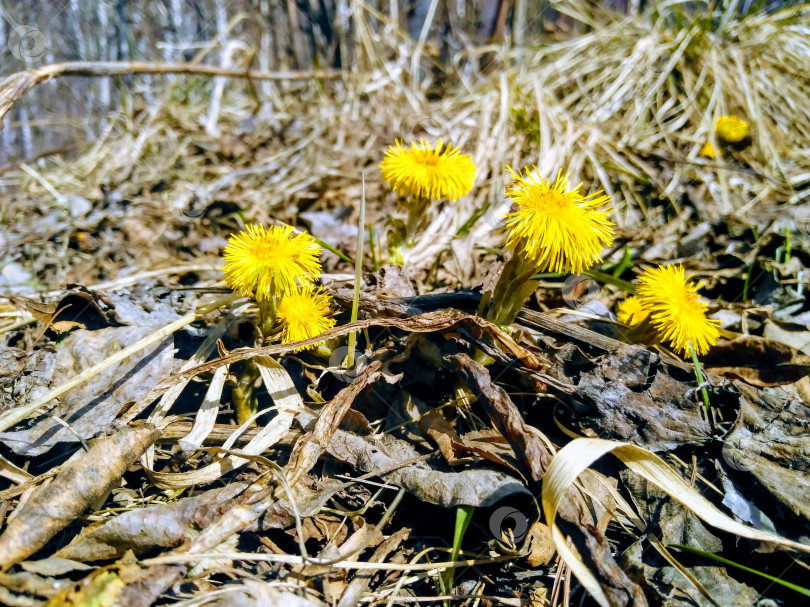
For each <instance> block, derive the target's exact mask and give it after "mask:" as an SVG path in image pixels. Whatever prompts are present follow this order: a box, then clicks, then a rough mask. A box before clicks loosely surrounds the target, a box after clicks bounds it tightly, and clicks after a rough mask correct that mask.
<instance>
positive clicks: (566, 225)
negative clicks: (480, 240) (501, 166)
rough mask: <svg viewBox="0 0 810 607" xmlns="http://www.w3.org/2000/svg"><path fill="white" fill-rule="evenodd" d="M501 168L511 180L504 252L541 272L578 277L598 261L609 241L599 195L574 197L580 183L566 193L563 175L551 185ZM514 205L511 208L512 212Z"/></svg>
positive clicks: (609, 223)
mask: <svg viewBox="0 0 810 607" xmlns="http://www.w3.org/2000/svg"><path fill="white" fill-rule="evenodd" d="M506 170H507V171H509V173H510V174H511V175H512V176H513V177H514V181H512V183H510V184H509V185H507V186H506V193H507V195H508V196H509V197H510V198H511V199H512V200H513V201H514V205H513V209H514V210H513V211H512V212H510V213H508V214H507V215H506V228H507V230H508V234H507V237H506V243H505V244H506V248H507V249H509V250H511V251H513V252H514V253H515V254H516V255H520V256H522V257H525V258H527V259H528V260H530V261H531V262H532V263H534V265H535V266H536V268H537V269H538V270H540V271H546V270H549V271H552V272H570V273H573V274H579V273H580V272H582V271H583V270H586V269H588V268H590V267H591V266H592V265H593V264H594V263H596V262H597V261H601V259H602V249H603V248H604V247H605V246H608V245H610V244H611V243H612V242H613V222H612V221H611V220H610V218H609V216H610V213H611V212H612V211H613V209H612V208H611V207H604V208H600V207H602V206H603V205H605V204H606V203H608V202H609V201H610V198H609V197H608V196H605V195H602V192H601V191H600V192H596V193H594V194H590V195H587V196H583V195H582V194H580V193H579V188H580V187H582V184H579V185H577V186H576V187H575V188H573V189H572V190H569V189H568V175H567V174H566V175H565V176H563V175H562V171H560V172H559V173H558V174H557V179H556V181H555V182H554V183H553V184H552V183H551V180H550V179H549V180H544V179H543V178H542V177H540V176H539V175H537V174H536V173H537V168H536V167H534V172H535V174H536V175H535V176H533V175H532V174H531V173H530V171H529V169H528V168H526V169H525V173H526V175H525V176H523V175H521V174H520V173H516V172H515V171H513V170H512V169H511V168H510V167H506ZM515 207H516V208H515Z"/></svg>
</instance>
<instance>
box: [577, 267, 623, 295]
mask: <svg viewBox="0 0 810 607" xmlns="http://www.w3.org/2000/svg"><path fill="white" fill-rule="evenodd" d="M582 273H583V274H584V275H585V276H589V277H590V278H593V279H594V280H595V281H597V282H601V283H604V284H608V285H613V286H614V287H619V288H620V289H621V290H622V291H627V292H628V293H630V294H631V295H632V294H633V293H635V292H636V286H635V285H634V284H633V283H632V282H627V281H626V280H622V279H621V278H616V277H615V276H613V275H612V274H606V273H605V272H600V271H599V270H585V271H583V272H582Z"/></svg>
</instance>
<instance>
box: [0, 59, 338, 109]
mask: <svg viewBox="0 0 810 607" xmlns="http://www.w3.org/2000/svg"><path fill="white" fill-rule="evenodd" d="M133 74H201V75H203V76H228V77H230V78H247V79H249V80H316V79H331V78H340V77H341V72H340V71H339V70H318V71H305V72H298V71H296V72H257V71H253V70H233V69H227V68H223V67H218V66H216V65H197V64H195V63H165V62H143V61H67V62H65V63H52V64H50V65H44V66H42V67H37V68H33V69H30V70H25V71H22V72H17V73H16V74H11V75H10V76H8V77H7V78H5V79H3V80H2V81H0V121H2V120H3V117H4V116H5V115H6V114H7V113H8V111H9V109H11V106H12V105H14V103H15V102H16V101H17V100H18V99H20V97H22V96H23V95H25V94H26V93H27V92H28V91H30V90H31V89H32V88H34V87H35V86H37V85H39V84H42V83H43V82H48V81H49V80H52V79H54V78H61V77H63V76H131V75H133Z"/></svg>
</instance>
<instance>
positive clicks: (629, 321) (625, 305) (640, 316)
mask: <svg viewBox="0 0 810 607" xmlns="http://www.w3.org/2000/svg"><path fill="white" fill-rule="evenodd" d="M649 315H650V313H649V311H648V310H647V309H646V308H645V307H644V304H643V303H641V300H640V299H639V298H638V297H636V296H635V295H632V296H630V297H628V298H627V299H625V300H624V301H620V302H619V307H618V309H617V310H616V316H617V317H618V318H619V322H620V323H623V324H625V325H627V326H628V327H635V326H636V325H638V324H641V323H642V322H644V319H645V318H647V317H648V316H649Z"/></svg>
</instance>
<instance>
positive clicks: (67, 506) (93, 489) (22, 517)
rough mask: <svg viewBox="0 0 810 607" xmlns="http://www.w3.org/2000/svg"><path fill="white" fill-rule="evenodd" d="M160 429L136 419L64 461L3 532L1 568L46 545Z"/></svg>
mask: <svg viewBox="0 0 810 607" xmlns="http://www.w3.org/2000/svg"><path fill="white" fill-rule="evenodd" d="M159 434H160V433H159V432H158V431H157V430H156V429H155V427H154V426H152V425H150V424H138V425H133V426H132V427H129V428H124V429H122V430H120V431H119V432H118V433H116V434H114V435H112V436H109V437H104V438H100V439H98V440H96V441H95V442H94V443H93V444H92V445H91V447H90V450H89V451H87V452H85V453H81V454H80V455H79V456H78V457H76V458H75V459H73V460H71V461H69V462H68V463H66V464H65V465H64V466H63V467H62V469H61V471H60V472H59V474H57V475H56V476H55V477H54V479H53V480H52V481H51V482H50V483H49V484H48V485H47V486H45V487H39V488H38V489H37V490H36V491H35V492H34V493H33V495H31V497H30V499H29V500H28V503H27V504H26V505H25V507H24V508H23V510H22V511H21V512H20V513H19V514H18V515H17V516H16V517H15V518H14V519H12V520H11V521H10V522H9V523H8V526H7V527H6V529H5V531H4V532H3V534H2V535H0V568H1V569H3V570H5V569H8V568H9V567H11V566H12V565H14V564H15V563H18V562H20V561H21V560H23V559H25V558H26V557H27V556H29V555H30V554H33V553H34V552H36V551H37V550H39V549H40V548H42V547H43V546H44V545H45V544H47V543H48V540H50V539H51V538H52V537H53V536H54V535H56V534H57V533H58V532H59V531H60V530H62V529H64V528H65V527H66V526H67V525H68V524H70V523H71V522H72V521H73V520H75V519H76V517H78V516H79V515H80V514H81V513H82V512H84V511H85V510H86V509H87V508H88V507H90V506H91V505H92V504H94V503H95V502H97V501H98V500H100V499H102V498H104V496H106V495H107V493H108V492H109V490H110V489H111V488H112V487H113V486H114V485H115V484H116V483H117V482H118V481H119V480H120V478H121V476H122V475H123V474H124V471H125V470H126V469H127V468H129V466H131V465H132V464H133V463H134V462H135V461H136V460H137V459H138V458H139V457H140V456H141V454H142V453H143V452H144V451H145V450H146V448H147V447H148V446H149V445H151V444H152V443H153V442H154V441H155V440H156V439H157V437H158V436H159Z"/></svg>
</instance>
